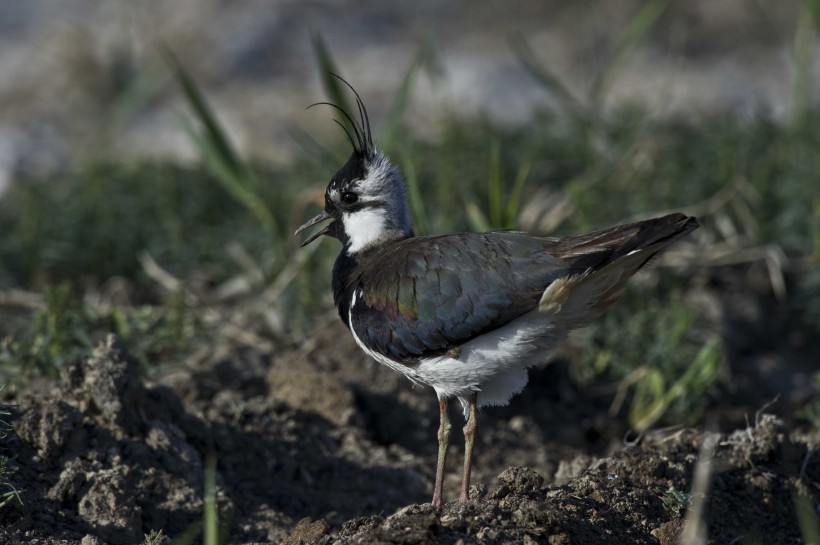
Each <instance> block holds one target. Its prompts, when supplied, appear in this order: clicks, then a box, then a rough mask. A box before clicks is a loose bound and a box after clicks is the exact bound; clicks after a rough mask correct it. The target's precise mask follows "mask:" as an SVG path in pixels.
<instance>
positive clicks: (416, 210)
mask: <svg viewBox="0 0 820 545" xmlns="http://www.w3.org/2000/svg"><path fill="white" fill-rule="evenodd" d="M402 170H403V171H404V179H405V180H406V181H407V193H408V197H409V198H410V210H411V211H412V213H413V223H414V224H415V226H416V233H417V234H419V235H427V234H430V220H429V219H428V217H427V209H426V208H425V207H424V201H423V200H422V198H421V191H420V190H419V179H418V173H417V172H416V165H415V163H414V162H413V160H412V159H410V158H409V157H406V156H405V158H404V160H403V161H402Z"/></svg>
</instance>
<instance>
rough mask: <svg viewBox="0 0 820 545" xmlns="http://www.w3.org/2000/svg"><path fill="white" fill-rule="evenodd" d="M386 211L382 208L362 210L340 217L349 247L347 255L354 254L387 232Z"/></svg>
mask: <svg viewBox="0 0 820 545" xmlns="http://www.w3.org/2000/svg"><path fill="white" fill-rule="evenodd" d="M386 214H387V211H386V210H384V209H383V208H364V209H362V210H357V211H356V212H352V213H350V212H348V213H345V214H343V215H342V221H343V222H344V227H345V233H346V234H347V236H348V238H349V242H350V245H349V246H348V249H347V253H348V254H355V253H356V252H358V251H359V250H361V249H362V248H364V247H365V246H367V245H368V244H370V243H371V242H373V241H375V240H377V239H378V238H379V237H381V236H382V235H384V233H385V232H386V231H387V225H388V224H387V218H386Z"/></svg>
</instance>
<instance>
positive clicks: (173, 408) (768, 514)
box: [0, 326, 820, 544]
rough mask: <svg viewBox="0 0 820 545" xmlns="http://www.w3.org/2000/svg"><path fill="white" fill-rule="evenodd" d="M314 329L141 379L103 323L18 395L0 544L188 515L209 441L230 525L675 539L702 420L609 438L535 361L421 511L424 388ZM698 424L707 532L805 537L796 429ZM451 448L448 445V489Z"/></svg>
mask: <svg viewBox="0 0 820 545" xmlns="http://www.w3.org/2000/svg"><path fill="white" fill-rule="evenodd" d="M315 338H316V343H315V344H313V345H311V346H303V347H300V348H296V349H290V350H283V351H282V352H281V354H277V355H273V356H264V355H259V354H249V353H238V354H235V355H232V356H231V358H230V359H229V360H223V361H219V362H216V363H215V364H214V365H211V366H209V367H207V368H203V369H200V370H193V371H184V372H183V371H180V372H177V373H175V374H173V375H170V376H168V377H166V378H165V379H163V380H162V382H161V383H160V384H155V385H150V386H149V385H146V384H145V383H144V382H143V380H142V379H141V378H140V374H139V372H138V368H137V364H136V363H135V362H134V361H133V360H132V359H131V357H130V356H129V355H128V353H127V351H126V349H125V348H124V347H123V346H122V345H121V344H120V343H119V342H118V341H117V339H116V338H114V337H109V338H108V339H107V340H106V342H105V343H103V344H101V345H100V346H99V347H98V349H97V350H96V351H95V353H94V354H93V355H92V356H91V357H89V358H87V359H86V360H84V361H81V362H76V363H75V364H73V365H71V366H69V367H67V368H66V369H65V370H64V372H63V376H62V378H61V381H60V384H59V385H43V386H41V387H39V388H34V389H32V390H31V391H30V392H29V393H27V394H26V395H24V396H21V398H20V399H18V400H17V402H18V404H19V405H18V407H17V408H16V409H15V419H14V421H13V422H12V424H13V427H14V435H13V436H11V437H10V438H9V439H7V445H8V450H9V454H12V455H13V456H14V460H13V462H12V466H13V468H14V470H15V472H14V473H13V475H12V482H13V483H14V485H15V486H16V487H17V488H18V489H19V490H20V491H21V494H22V498H23V501H24V504H23V505H19V504H17V503H16V502H15V503H13V504H10V505H8V506H6V507H5V508H3V509H0V543H80V542H82V543H84V544H92V543H96V544H99V543H110V544H131V543H134V544H136V543H141V542H142V541H143V539H144V537H143V536H144V534H145V533H147V532H148V531H150V530H159V529H162V530H164V532H165V533H166V534H168V535H170V536H172V537H175V536H178V535H179V534H180V533H182V532H184V531H185V530H186V529H189V528H192V527H194V526H195V525H197V524H199V522H200V520H201V518H202V508H203V501H202V490H203V476H204V472H205V467H206V465H207V460H209V459H210V458H213V459H215V460H216V471H217V488H218V505H219V508H220V512H221V514H222V518H223V520H230V526H229V528H230V533H229V535H230V542H231V543H252V542H254V543H258V542H280V541H281V542H284V543H290V544H295V543H323V544H324V543H326V544H330V543H403V544H415V543H458V542H462V543H550V544H570V543H579V544H585V543H609V544H612V543H629V544H642V543H653V544H656V543H662V544H672V543H676V542H677V539H678V536H679V534H680V531H681V528H682V527H683V517H684V516H685V515H686V512H687V505H688V501H689V499H691V498H690V492H691V490H692V479H693V472H694V470H695V467H696V465H697V463H698V453H699V450H700V448H701V445H702V443H703V441H704V439H705V438H709V437H710V435H709V434H704V433H702V432H698V431H693V430H676V431H665V432H655V433H651V434H648V435H646V436H645V437H643V438H642V439H641V441H639V442H637V443H636V444H633V445H629V446H625V445H624V444H623V442H622V441H620V440H619V439H618V438H620V437H621V436H622V433H623V431H624V427H623V424H618V423H617V422H616V421H615V420H613V419H609V418H608V417H606V412H605V410H602V409H605V405H603V406H602V405H601V402H600V401H596V400H594V399H592V398H588V397H586V396H585V395H584V394H583V393H582V392H578V391H575V390H573V389H572V387H571V386H570V385H569V383H568V381H565V380H563V378H565V377H562V376H561V373H562V371H561V366H560V365H555V366H552V367H547V368H546V369H543V370H537V371H535V372H534V373H533V377H532V379H533V380H532V382H533V383H532V384H531V386H530V387H529V390H528V391H529V393H525V395H523V396H521V400H520V401H519V402H517V404H514V405H513V406H511V407H510V408H508V409H504V410H495V411H493V410H490V411H486V413H483V414H482V416H481V423H482V431H481V442H480V444H479V445H478V446H477V454H478V458H477V464H478V473H477V475H476V482H478V483H482V482H483V483H487V484H488V485H489V486H485V485H484V484H479V485H477V486H474V494H473V497H474V498H475V501H473V502H471V503H470V504H469V505H467V506H460V505H458V504H457V503H450V504H448V505H447V506H446V508H445V509H444V510H443V511H442V512H441V513H436V512H434V511H433V510H432V509H431V508H430V507H429V506H428V505H424V502H426V501H428V500H429V497H428V496H429V494H430V489H431V480H432V471H433V469H434V468H433V467H432V466H433V461H434V456H435V452H434V451H435V440H434V437H435V436H434V434H435V427H436V425H437V423H436V418H437V414H436V411H437V406H436V404H435V403H434V397H433V395H432V393H431V392H429V391H419V390H413V389H411V388H410V387H409V386H408V384H407V383H406V381H404V380H403V379H401V378H400V377H398V376H396V375H395V374H392V373H390V372H389V370H386V369H382V368H380V367H378V365H377V364H375V363H373V362H369V361H368V360H366V359H364V357H363V356H361V355H360V354H358V352H357V351H356V348H355V346H353V345H352V341H350V340H349V339H348V338H347V336H346V335H344V332H343V331H341V329H340V328H338V327H336V326H334V327H331V328H328V330H327V331H325V332H322V333H320V334H319V335H317V336H316V337H315ZM320 346H321V347H322V348H319V347H320ZM327 346H333V347H334V349H333V350H329V349H327V348H326V347H327ZM454 417H455V415H454ZM711 440H713V441H714V440H716V447H715V453H714V459H713V460H712V463H711V468H712V478H711V484H710V489H709V490H708V493H707V496H706V498H705V501H706V509H705V522H706V525H707V531H708V536H709V539H710V542H713V543H801V542H802V541H801V534H800V526H799V524H798V522H797V512H798V508H797V507H796V504H795V498H797V497H799V496H801V495H804V496H808V497H809V498H810V505H812V506H814V505H816V504H817V503H818V501H820V493H819V492H818V483H820V457H817V456H814V457H813V456H811V446H810V440H809V439H808V438H806V437H802V436H799V435H798V434H796V433H794V432H789V430H788V429H786V427H785V425H784V424H783V423H782V422H781V421H780V420H778V419H777V418H775V417H773V416H770V415H760V416H758V417H757V418H756V419H755V422H754V424H752V425H750V426H749V427H748V428H747V429H743V430H739V431H736V432H734V433H729V434H720V435H716V434H712V435H711ZM454 443H458V442H457V441H454ZM460 462H461V452H460V445H454V446H453V451H452V452H451V462H450V464H449V466H450V467H448V471H449V475H448V481H447V483H446V484H447V486H446V489H445V492H447V493H448V497H449V498H455V497H456V492H455V491H456V490H457V487H458V482H459V478H460V476H459V475H458V471H457V469H456V468H457V467H458V466H459V464H460ZM511 464H518V465H516V466H514V467H509V466H510V465H511ZM524 466H527V467H524ZM390 513H393V514H390Z"/></svg>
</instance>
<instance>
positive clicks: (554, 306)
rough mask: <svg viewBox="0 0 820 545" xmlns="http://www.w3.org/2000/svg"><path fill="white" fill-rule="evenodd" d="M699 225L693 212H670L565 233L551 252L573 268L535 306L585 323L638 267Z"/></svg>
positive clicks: (613, 297) (573, 323)
mask: <svg viewBox="0 0 820 545" xmlns="http://www.w3.org/2000/svg"><path fill="white" fill-rule="evenodd" d="M697 227H698V223H697V220H696V219H695V218H693V217H688V216H684V215H683V214H670V215H668V216H664V217H661V218H655V219H651V220H646V221H642V222H637V223H633V224H628V225H621V226H618V227H613V228H610V229H605V230H602V231H597V232H594V233H589V234H587V235H581V236H579V237H570V238H569V239H564V240H563V241H561V244H559V247H558V249H557V251H554V252H553V253H554V255H556V257H560V258H561V259H565V260H567V261H569V262H570V269H571V270H575V271H577V273H576V274H571V275H569V276H567V277H565V278H563V279H561V280H558V281H555V282H553V283H552V284H550V285H549V286H548V287H547V289H546V290H544V293H543V294H542V296H541V301H540V303H539V312H540V313H542V314H548V315H554V316H560V318H561V319H562V320H565V321H566V323H567V325H569V326H570V327H571V328H575V327H580V326H583V325H585V324H586V323H588V322H590V321H592V320H594V319H595V318H597V317H598V316H600V315H601V313H603V312H604V311H605V310H606V309H607V308H609V307H610V306H611V305H612V304H613V303H614V302H615V301H617V300H618V299H619V298H620V297H621V295H622V294H623V291H624V288H625V287H626V283H627V281H628V280H629V279H630V278H631V277H632V276H633V275H634V274H635V273H636V272H638V270H639V269H641V268H642V267H644V266H646V265H647V264H648V263H649V262H650V261H651V260H652V259H653V258H654V257H655V256H657V255H658V253H659V252H660V251H661V250H663V249H665V248H666V247H667V246H669V245H670V244H672V243H673V242H674V241H675V240H677V239H679V238H681V237H683V236H685V235H687V234H688V233H690V232H691V231H693V230H694V229H696V228H697Z"/></svg>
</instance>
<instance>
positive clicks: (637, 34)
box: [589, 0, 670, 107]
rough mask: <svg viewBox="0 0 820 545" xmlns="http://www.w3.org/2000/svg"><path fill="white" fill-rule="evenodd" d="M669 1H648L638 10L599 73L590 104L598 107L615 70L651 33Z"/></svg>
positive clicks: (620, 35) (592, 89)
mask: <svg viewBox="0 0 820 545" xmlns="http://www.w3.org/2000/svg"><path fill="white" fill-rule="evenodd" d="M669 3H670V2H669V0H648V1H647V2H646V3H644V4H643V6H641V7H640V9H638V11H637V12H636V13H635V15H634V16H632V18H631V19H630V20H629V22H628V23H627V24H626V26H625V27H624V28H623V30H622V31H621V32H620V34H619V35H618V38H617V39H616V41H615V47H614V50H613V52H612V55H611V56H610V58H609V62H607V63H606V65H604V66H603V67H602V68H601V70H600V71H599V72H598V74H597V76H596V77H595V80H594V81H593V83H592V87H591V89H590V92H589V103H590V104H592V105H593V106H595V107H597V106H598V105H600V103H601V99H602V98H603V95H604V94H605V93H606V91H607V89H608V88H609V84H610V83H611V81H612V79H613V76H614V74H615V70H616V69H617V67H618V65H619V64H620V63H621V61H622V60H623V59H624V57H625V56H626V54H627V53H628V52H629V51H631V50H632V49H633V48H634V47H635V46H636V45H637V44H638V43H639V42H640V41H641V40H642V39H643V38H644V36H646V35H647V34H648V33H649V31H650V30H651V29H652V27H653V26H655V23H657V21H658V19H660V17H661V15H663V12H664V11H666V8H668V7H669Z"/></svg>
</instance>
